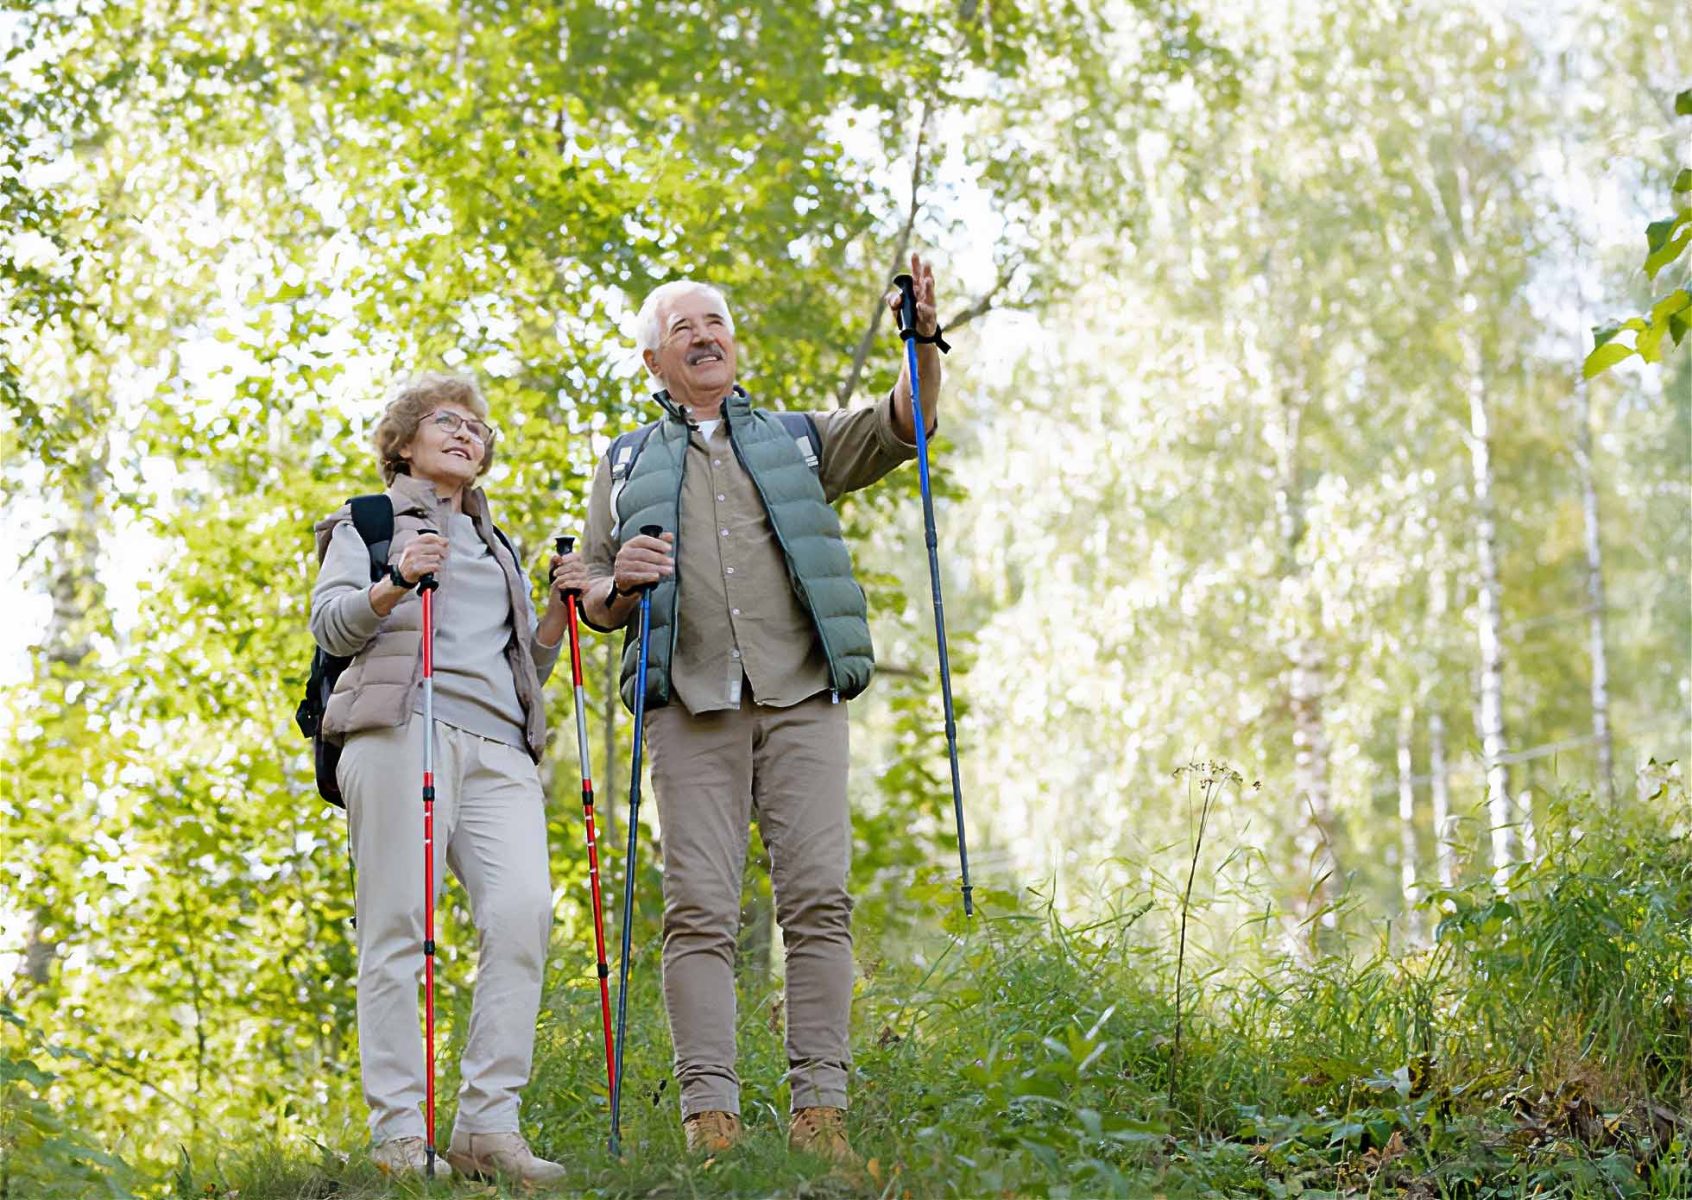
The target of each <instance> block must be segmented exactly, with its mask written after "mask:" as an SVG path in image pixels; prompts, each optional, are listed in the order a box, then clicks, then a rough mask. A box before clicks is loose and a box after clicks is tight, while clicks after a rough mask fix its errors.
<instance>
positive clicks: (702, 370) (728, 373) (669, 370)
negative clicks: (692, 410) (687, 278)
mask: <svg viewBox="0 0 1692 1200" xmlns="http://www.w3.org/2000/svg"><path fill="white" fill-rule="evenodd" d="M644 357H645V359H646V366H647V369H648V370H650V371H651V372H652V373H653V374H654V375H656V376H657V377H658V378H659V380H661V381H662V382H663V384H664V386H665V387H666V388H667V389H669V392H670V396H671V398H672V399H674V400H675V401H676V402H677V403H678V404H684V405H687V406H689V407H694V406H697V405H700V404H705V405H708V406H709V405H714V404H715V403H716V401H718V400H721V399H722V398H723V397H724V396H725V395H727V394H728V393H729V391H730V390H731V389H732V388H733V387H734V372H735V346H734V334H733V333H732V332H730V330H729V319H728V313H726V312H725V311H723V306H722V302H721V301H719V300H718V299H717V298H716V297H715V296H713V295H711V294H710V293H709V292H704V291H688V292H683V293H682V294H681V295H679V296H675V297H673V298H671V299H668V300H666V301H664V303H663V304H662V305H660V307H659V309H658V349H657V350H655V351H654V350H648V351H646V353H645V355H644Z"/></svg>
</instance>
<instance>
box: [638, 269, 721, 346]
mask: <svg viewBox="0 0 1692 1200" xmlns="http://www.w3.org/2000/svg"><path fill="white" fill-rule="evenodd" d="M691 292H699V293H702V294H703V295H706V296H709V297H711V299H713V300H715V301H716V302H717V307H718V308H720V309H722V317H723V320H724V321H727V322H728V331H729V332H730V333H731V334H732V333H733V332H734V314H733V313H731V312H729V306H728V297H726V296H724V295H723V294H722V292H720V291H718V290H717V289H716V288H714V287H712V286H711V285H710V284H708V283H700V282H698V281H697V280H693V279H672V280H671V281H670V282H669V283H661V284H659V285H658V286H657V287H655V288H653V289H652V290H651V291H650V292H648V293H647V295H646V299H645V300H643V301H642V302H641V305H640V313H639V314H638V315H637V316H636V317H635V346H636V348H638V349H639V350H641V351H642V352H645V351H647V350H657V349H658V342H659V340H660V339H661V338H662V337H663V336H664V331H663V330H662V329H660V328H658V309H659V308H660V307H661V306H662V305H663V304H664V302H665V301H666V300H674V299H675V298H676V297H677V296H685V295H688V294H689V293H691Z"/></svg>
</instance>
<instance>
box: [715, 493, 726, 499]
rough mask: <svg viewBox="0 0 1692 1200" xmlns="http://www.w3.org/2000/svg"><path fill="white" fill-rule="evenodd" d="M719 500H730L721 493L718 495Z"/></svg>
mask: <svg viewBox="0 0 1692 1200" xmlns="http://www.w3.org/2000/svg"><path fill="white" fill-rule="evenodd" d="M717 499H719V500H727V499H728V497H727V496H725V495H723V494H722V493H721V492H718V493H717Z"/></svg>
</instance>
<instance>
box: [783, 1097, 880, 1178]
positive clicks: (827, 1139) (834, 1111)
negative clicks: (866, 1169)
mask: <svg viewBox="0 0 1692 1200" xmlns="http://www.w3.org/2000/svg"><path fill="white" fill-rule="evenodd" d="M787 1148H788V1149H789V1150H791V1151H792V1152H793V1153H795V1154H814V1155H816V1156H817V1157H818V1158H821V1159H826V1160H827V1161H829V1162H831V1163H833V1164H834V1165H835V1166H836V1167H839V1168H841V1169H842V1170H844V1171H846V1172H854V1173H855V1172H859V1171H862V1170H863V1166H864V1160H863V1159H861V1158H859V1157H858V1156H857V1154H856V1152H854V1151H853V1149H852V1143H850V1142H848V1141H847V1140H846V1110H845V1109H843V1108H801V1109H797V1110H795V1111H794V1113H793V1122H792V1124H790V1125H789V1126H788V1127H787Z"/></svg>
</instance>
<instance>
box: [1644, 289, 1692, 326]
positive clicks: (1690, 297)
mask: <svg viewBox="0 0 1692 1200" xmlns="http://www.w3.org/2000/svg"><path fill="white" fill-rule="evenodd" d="M1688 306H1692V292H1688V291H1687V290H1686V289H1685V288H1676V289H1675V290H1674V291H1672V292H1670V293H1669V294H1668V295H1666V296H1664V297H1663V298H1662V299H1661V300H1659V301H1657V302H1656V303H1655V304H1653V305H1652V306H1651V317H1650V321H1651V324H1653V325H1655V324H1657V323H1658V322H1659V321H1665V320H1667V319H1668V318H1669V316H1670V315H1672V314H1674V313H1677V312H1679V311H1680V310H1681V309H1683V308H1686V307H1688Z"/></svg>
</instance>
